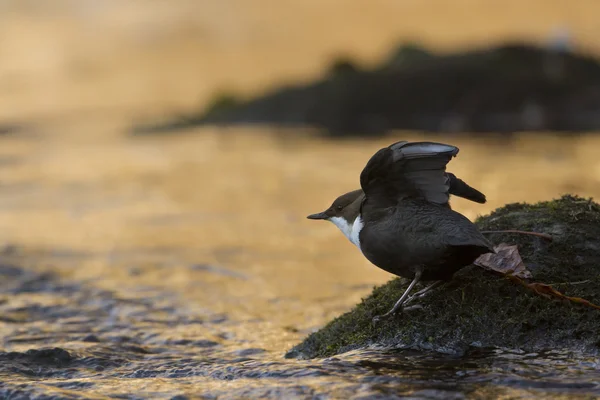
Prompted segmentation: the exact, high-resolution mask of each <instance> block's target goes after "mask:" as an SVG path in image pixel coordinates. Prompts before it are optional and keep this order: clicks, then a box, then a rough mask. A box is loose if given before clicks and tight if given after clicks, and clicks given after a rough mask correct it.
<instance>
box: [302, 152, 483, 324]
mask: <svg viewBox="0 0 600 400" xmlns="http://www.w3.org/2000/svg"><path fill="white" fill-rule="evenodd" d="M456 154H458V148H457V147H454V146H450V145H447V144H442V143H432V142H415V143H409V142H406V141H402V142H397V143H394V144H392V145H391V146H389V147H385V148H383V149H381V150H379V151H378V152H377V153H375V154H374V155H373V156H372V157H371V159H370V160H369V162H368V163H367V165H366V166H365V168H364V169H363V171H362V172H361V174H360V186H361V188H362V189H358V190H354V191H352V192H349V193H346V194H344V195H342V196H340V197H338V198H337V199H336V200H335V201H334V202H333V204H332V205H331V207H329V208H328V209H327V210H325V211H323V212H320V213H317V214H312V215H309V216H308V218H309V219H324V220H328V221H331V222H333V223H334V224H335V225H336V226H337V227H338V228H339V229H340V230H341V231H342V232H343V233H344V235H345V236H346V237H347V238H348V239H350V241H351V242H352V243H354V244H355V245H356V247H358V248H359V249H360V251H361V252H362V253H363V255H364V256H365V257H366V258H367V259H368V260H369V261H370V262H372V263H373V264H375V265H376V266H377V267H379V268H381V269H383V270H385V271H387V272H390V273H392V274H394V275H398V276H402V277H405V278H411V279H412V282H411V283H410V285H408V288H407V289H406V291H405V292H404V294H402V296H401V297H400V299H399V300H398V301H397V302H396V304H394V307H393V308H392V309H391V310H390V311H389V312H387V313H386V314H384V315H382V316H377V317H375V318H374V319H373V320H374V321H375V322H376V321H377V320H379V319H380V318H382V317H387V316H390V315H392V314H394V313H395V312H396V311H397V310H398V309H400V308H401V307H402V308H403V309H404V306H406V305H407V304H408V303H410V302H411V301H412V300H414V299H416V298H418V297H422V296H423V295H424V294H426V293H428V292H429V291H430V290H431V289H433V287H435V286H437V285H438V284H440V283H441V282H444V281H447V280H450V279H451V278H452V276H453V275H454V273H455V272H456V271H458V270H460V269H461V268H463V267H465V266H467V265H470V264H471V263H472V262H473V261H475V259H476V258H477V257H479V256H480V255H482V254H485V253H490V252H493V251H494V250H493V246H492V245H491V243H490V242H488V241H487V239H485V238H484V237H483V236H482V234H481V233H480V232H479V230H478V229H477V227H476V226H475V225H474V224H473V223H472V222H471V221H469V219H467V218H466V217H465V216H463V215H461V214H459V213H457V212H456V211H454V210H452V209H451V207H450V204H449V199H450V195H451V194H452V195H456V196H459V197H463V198H466V199H469V200H471V201H475V202H478V203H485V201H486V198H485V196H484V195H483V194H482V193H480V192H479V191H477V190H476V189H473V188H472V187H470V186H469V185H467V184H466V183H465V182H463V181H462V180H460V179H458V178H457V177H456V176H455V175H453V174H451V173H447V172H446V164H447V163H448V162H449V161H450V160H451V159H452V157H454V156H456ZM421 280H423V281H431V280H434V281H436V282H434V283H433V284H432V285H430V286H429V287H427V288H425V289H423V290H421V291H420V292H417V293H415V294H414V295H413V296H411V297H408V295H409V293H410V291H411V290H412V289H413V287H414V286H415V285H416V284H417V282H419V281H421Z"/></svg>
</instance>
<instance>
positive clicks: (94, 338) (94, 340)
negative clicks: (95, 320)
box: [81, 335, 100, 343]
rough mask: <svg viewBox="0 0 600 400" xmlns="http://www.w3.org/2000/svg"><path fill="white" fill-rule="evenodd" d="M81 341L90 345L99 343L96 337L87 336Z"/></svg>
mask: <svg viewBox="0 0 600 400" xmlns="http://www.w3.org/2000/svg"><path fill="white" fill-rule="evenodd" d="M81 341H82V342H90V343H99V342H100V339H99V338H98V336H96V335H87V336H86V337H84V338H83V339H81Z"/></svg>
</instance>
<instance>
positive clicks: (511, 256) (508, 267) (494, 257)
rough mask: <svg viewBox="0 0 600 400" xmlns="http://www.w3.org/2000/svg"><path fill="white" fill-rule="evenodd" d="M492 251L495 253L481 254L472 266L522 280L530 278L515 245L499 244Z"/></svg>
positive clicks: (529, 273)
mask: <svg viewBox="0 0 600 400" xmlns="http://www.w3.org/2000/svg"><path fill="white" fill-rule="evenodd" d="M494 250H495V251H496V253H486V254H483V255H481V256H479V257H478V258H477V260H475V262H474V263H473V264H475V265H478V266H480V267H483V268H485V269H489V270H492V271H496V272H500V273H501V274H504V275H510V276H516V277H519V278H523V279H529V278H531V277H532V275H531V272H530V271H529V270H528V269H527V267H525V264H524V263H523V260H522V259H521V255H520V254H519V249H518V248H517V246H516V245H509V244H506V243H500V244H499V245H498V246H495V247H494Z"/></svg>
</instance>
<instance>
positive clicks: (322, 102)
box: [136, 43, 600, 136]
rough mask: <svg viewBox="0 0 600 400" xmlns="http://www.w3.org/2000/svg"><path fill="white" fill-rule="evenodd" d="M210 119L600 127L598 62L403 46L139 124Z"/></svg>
mask: <svg viewBox="0 0 600 400" xmlns="http://www.w3.org/2000/svg"><path fill="white" fill-rule="evenodd" d="M207 124H209V125H211V124H214V125H230V124H275V125H284V126H303V125H309V126H316V127H319V128H322V129H323V131H324V132H326V133H328V134H329V135H333V136H336V135H337V136H346V135H363V136H373V135H380V134H383V133H385V132H386V131H388V130H391V129H406V130H424V131H433V132H504V133H508V132H515V131H586V130H600V63H598V61H597V60H596V59H594V58H592V57H589V56H586V55H582V54H576V53H572V52H569V51H568V49H565V48H560V49H556V48H550V47H548V48H546V47H539V46H533V45H528V44H522V43H507V44H504V45H501V46H497V47H492V48H484V49H475V50H470V51H465V52H457V53H454V54H433V53H431V52H429V51H427V50H426V49H424V48H422V47H421V46H419V45H418V44H415V43H404V44H402V45H400V46H399V47H398V48H396V49H394V50H393V51H392V52H391V53H390V56H389V57H387V59H385V60H384V61H383V62H382V63H381V64H380V65H378V66H376V67H375V68H373V69H371V70H365V69H361V68H359V67H358V66H357V64H356V63H355V62H354V61H352V60H351V59H349V58H347V57H338V58H336V59H335V60H333V61H332V63H331V65H330V66H329V68H328V69H327V71H326V73H325V74H324V76H323V77H321V78H320V79H318V80H316V81H315V82H310V83H307V84H298V85H295V86H288V87H282V88H280V89H278V90H275V91H273V92H271V93H267V94H265V95H263V96H259V97H256V98H255V99H252V100H248V101H243V102H242V101H241V100H240V99H239V98H237V97H236V96H235V95H234V94H232V93H219V94H218V95H216V96H215V98H214V100H213V101H212V102H211V103H210V104H209V105H208V106H207V107H206V108H205V109H204V110H202V111H201V112H199V113H194V114H193V115H190V116H187V117H180V118H177V119H172V120H170V121H167V122H166V123H164V124H154V125H147V126H141V127H138V128H136V131H137V132H158V131H161V132H164V131H171V130H174V129H176V128H180V127H188V126H195V125H207Z"/></svg>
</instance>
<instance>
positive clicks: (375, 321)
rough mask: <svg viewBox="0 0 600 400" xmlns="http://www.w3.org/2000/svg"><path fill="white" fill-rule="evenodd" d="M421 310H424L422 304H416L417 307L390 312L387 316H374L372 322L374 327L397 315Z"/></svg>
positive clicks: (401, 308)
mask: <svg viewBox="0 0 600 400" xmlns="http://www.w3.org/2000/svg"><path fill="white" fill-rule="evenodd" d="M421 308H423V306H422V305H420V304H415V305H413V306H409V307H400V308H399V309H398V310H390V311H388V312H387V313H385V314H382V315H376V316H374V317H373V319H372V320H371V322H372V323H373V325H377V324H378V323H380V322H381V321H383V320H385V319H388V318H390V317H392V316H394V315H395V314H402V313H405V312H408V311H414V310H418V309H421Z"/></svg>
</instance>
